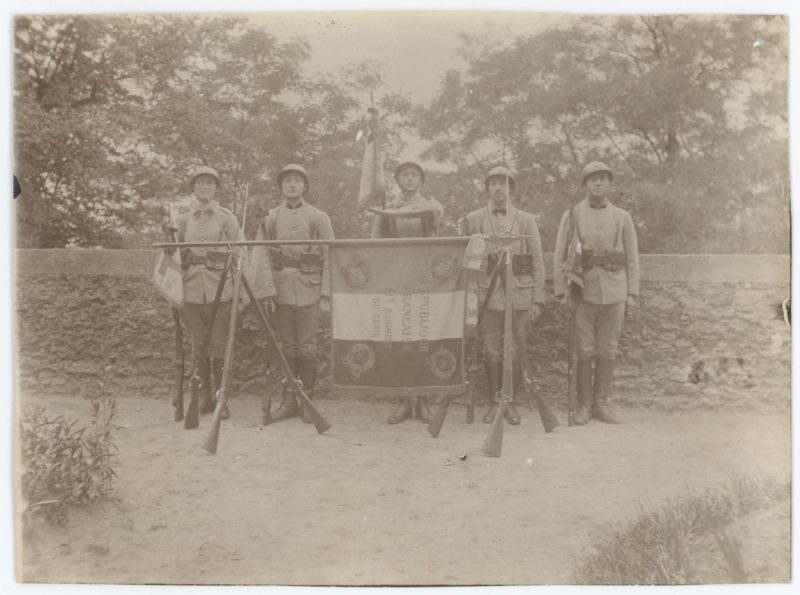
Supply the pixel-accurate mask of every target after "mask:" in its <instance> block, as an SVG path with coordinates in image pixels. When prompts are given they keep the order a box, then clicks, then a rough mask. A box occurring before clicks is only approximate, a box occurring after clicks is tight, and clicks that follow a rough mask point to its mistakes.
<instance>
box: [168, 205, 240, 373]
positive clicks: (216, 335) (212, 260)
mask: <svg viewBox="0 0 800 595" xmlns="http://www.w3.org/2000/svg"><path fill="white" fill-rule="evenodd" d="M176 222H177V227H178V241H179V242H217V241H237V240H240V239H242V237H241V232H240V230H239V224H238V222H237V221H236V217H235V216H234V215H233V213H232V212H231V211H229V210H228V209H225V208H223V207H221V206H219V204H218V203H217V202H216V201H214V200H212V201H209V202H208V203H206V204H203V203H202V202H200V201H199V200H197V199H195V200H194V201H193V202H192V203H191V205H189V207H188V209H186V210H185V211H183V212H181V213H180V214H179V215H178V217H177V221H176ZM223 250H224V247H222V246H220V247H216V248H215V249H213V250H208V249H206V248H187V249H184V250H183V252H182V254H181V260H182V262H183V265H184V272H183V295H184V305H183V308H181V314H182V317H183V320H184V322H185V323H186V327H187V328H188V330H189V334H190V336H191V339H192V349H193V350H194V351H195V352H196V351H197V349H199V347H200V346H201V345H202V344H203V341H204V340H205V335H206V332H207V329H208V324H209V322H210V318H211V310H212V308H213V302H214V296H215V295H216V293H217V287H218V285H219V281H220V277H221V275H222V270H221V269H222V266H223V265H224V262H225V253H224V252H223ZM232 297H233V283H232V281H231V278H230V277H229V278H228V279H227V280H226V281H225V286H224V288H223V291H222V295H221V297H220V304H219V309H218V310H217V315H216V319H215V320H214V328H213V329H211V342H210V346H209V348H210V352H211V355H212V356H213V357H215V358H224V357H225V347H226V342H227V341H226V339H227V333H228V325H229V318H230V306H231V299H232Z"/></svg>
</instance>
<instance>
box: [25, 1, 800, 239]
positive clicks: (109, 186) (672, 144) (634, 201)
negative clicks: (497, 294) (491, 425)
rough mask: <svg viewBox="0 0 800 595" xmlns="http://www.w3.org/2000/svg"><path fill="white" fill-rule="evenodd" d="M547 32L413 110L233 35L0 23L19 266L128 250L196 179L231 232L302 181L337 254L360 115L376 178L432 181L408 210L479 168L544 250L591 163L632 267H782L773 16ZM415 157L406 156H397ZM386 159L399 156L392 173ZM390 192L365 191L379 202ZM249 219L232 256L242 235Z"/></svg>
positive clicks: (360, 73)
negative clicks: (653, 257)
mask: <svg viewBox="0 0 800 595" xmlns="http://www.w3.org/2000/svg"><path fill="white" fill-rule="evenodd" d="M565 22H566V23H567V24H566V25H565V26H563V27H561V28H551V29H548V30H545V31H542V32H540V33H538V34H535V35H520V36H516V37H499V36H498V35H497V34H496V32H494V30H489V32H488V33H483V34H479V35H471V36H470V35H464V37H463V41H462V47H461V50H460V54H461V57H462V59H463V61H464V63H465V66H464V67H462V68H459V69H454V70H451V71H449V72H447V73H446V74H445V75H444V77H443V79H442V82H441V87H440V89H439V91H438V94H437V95H436V97H435V98H434V99H433V101H431V102H430V103H429V104H428V105H414V104H412V102H411V101H410V100H409V98H408V96H406V95H405V94H403V93H402V92H399V91H396V90H391V89H388V88H387V86H386V83H385V80H384V78H383V74H382V70H383V66H382V65H381V64H379V63H376V62H374V61H370V60H366V61H364V62H362V63H360V64H351V65H348V66H347V67H344V68H342V69H341V70H340V71H338V72H330V73H325V74H308V73H307V72H306V69H305V66H306V65H307V63H308V62H309V60H310V58H311V46H310V45H309V43H308V41H306V40H305V39H302V38H294V39H290V40H288V41H284V42H280V41H278V39H277V38H276V37H275V36H273V35H271V34H270V33H268V32H267V31H265V30H264V29H262V28H260V27H258V26H256V25H255V24H253V23H251V22H250V21H248V20H247V19H246V18H244V17H219V16H210V15H206V16H176V15H133V16H131V15H127V16H124V17H109V16H102V17H90V16H35V17H18V18H16V20H15V31H14V34H15V52H14V60H15V73H16V77H15V89H14V97H15V110H14V117H15V159H16V165H15V172H16V173H17V175H18V177H20V179H21V182H22V187H23V189H24V193H23V198H22V199H21V200H20V201H18V202H17V203H16V204H17V215H18V219H17V223H18V234H17V237H18V245H19V246H20V247H23V248H33V247H36V248H53V247H68V246H81V247H143V246H146V245H148V244H149V243H151V242H152V241H154V240H156V239H159V238H158V231H157V230H158V229H159V226H160V222H161V220H162V219H163V218H164V214H165V213H164V206H165V203H166V204H168V205H170V206H175V205H177V204H183V203H186V202H187V201H188V200H189V189H188V188H187V185H186V179H187V176H188V173H189V171H190V170H191V169H192V168H193V167H194V166H195V165H197V164H200V163H204V164H209V165H213V166H214V167H215V168H217V169H218V170H219V172H220V174H221V175H222V180H223V186H222V190H221V193H220V197H219V198H220V201H221V203H222V204H223V205H225V206H228V207H230V208H232V209H233V210H234V211H235V212H236V213H237V214H239V213H240V210H241V204H240V203H241V200H242V196H243V195H242V192H241V185H242V184H243V183H245V182H247V183H249V187H250V197H251V199H252V201H253V205H258V206H259V207H260V208H261V209H262V210H263V209H264V208H266V207H269V206H271V205H273V204H275V203H276V202H277V200H278V192H277V188H276V186H275V178H276V174H277V171H278V170H279V169H280V168H281V167H282V166H283V165H285V164H286V163H288V162H290V161H300V162H302V163H304V164H305V165H306V167H307V168H308V170H309V172H310V175H311V191H310V193H309V197H308V198H309V201H310V202H312V203H314V204H316V205H318V206H320V207H321V208H323V209H324V210H326V211H328V212H329V213H330V214H331V218H332V220H333V225H334V231H335V233H336V235H337V236H338V237H359V236H364V235H366V233H367V230H368V229H369V221H368V220H367V218H366V217H365V216H364V215H354V209H353V208H352V205H353V203H354V202H355V197H356V195H357V193H358V183H359V178H360V172H359V168H360V161H361V156H362V152H363V145H362V143H361V142H358V141H356V133H357V131H358V130H359V128H360V127H361V124H362V118H363V116H364V113H365V108H366V107H368V105H369V101H370V97H371V95H374V96H375V107H376V108H377V109H378V112H379V114H380V123H381V127H380V131H381V132H380V144H381V149H382V151H383V153H384V155H385V158H386V159H385V171H384V175H385V177H386V178H387V181H389V182H391V172H392V169H393V166H394V165H395V164H396V163H397V161H398V159H400V157H401V155H403V153H404V151H405V150H406V148H407V147H406V143H407V141H408V139H409V137H410V136H413V135H416V136H418V137H420V138H421V139H422V140H423V141H424V142H426V143H427V147H426V150H425V151H424V152H423V154H422V157H423V158H424V159H432V160H435V161H440V162H442V163H443V164H445V167H444V168H443V171H441V172H432V173H431V175H429V176H428V180H427V184H426V189H425V192H426V193H427V194H430V195H432V196H434V197H436V198H438V199H439V200H441V201H442V202H443V203H444V206H445V212H446V215H447V217H448V218H449V219H448V221H447V224H448V229H447V232H448V233H449V232H453V233H454V232H455V223H454V222H455V220H456V219H457V218H459V217H461V216H463V214H464V213H465V212H466V211H467V210H468V209H469V208H474V207H475V206H477V205H478V204H481V203H482V202H483V201H484V200H485V199H484V197H483V195H482V187H483V186H482V178H483V175H484V173H485V171H487V169H488V167H490V166H491V165H493V164H494V163H497V162H506V163H508V164H510V165H511V166H512V167H513V168H514V169H515V170H516V171H517V172H518V179H517V189H518V190H517V197H516V199H517V202H518V203H519V204H521V206H522V207H523V208H526V209H528V210H530V211H533V212H534V213H535V214H536V215H537V216H539V223H540V229H541V230H542V236H543V242H544V245H545V246H546V247H549V246H552V245H553V243H554V240H555V238H554V235H555V231H556V229H557V225H558V220H559V218H560V216H561V214H562V213H563V211H564V210H565V209H566V208H568V206H569V204H570V201H572V200H575V199H577V198H579V197H580V195H581V192H580V188H578V183H579V180H578V179H577V178H578V175H579V172H580V169H581V167H582V166H583V164H585V163H586V162H587V161H590V160H592V159H603V160H606V161H607V162H608V163H609V165H610V166H611V167H612V168H613V169H614V171H615V172H616V178H615V186H616V189H617V191H618V195H617V196H616V198H615V202H617V203H619V204H620V205H621V206H623V207H625V208H627V209H629V210H630V211H631V212H632V214H633V216H634V220H635V222H636V224H637V226H638V228H639V233H640V244H641V246H640V248H641V250H642V251H643V252H762V253H785V252H787V251H788V246H789V225H788V221H789V200H788V196H789V191H788V141H787V139H788V132H787V123H788V118H787V78H788V77H787V64H788V59H787V24H786V22H785V20H784V19H783V18H781V17H753V16H677V15H667V16H620V17H573V18H570V19H568V20H566V21H565ZM415 148H416V147H415ZM403 156H407V155H403ZM391 186H392V184H387V187H391ZM255 219H256V218H255V217H251V218H250V221H251V223H250V225H252V226H253V227H250V226H248V229H247V235H248V237H250V238H252V237H254V234H255V225H256V220H255Z"/></svg>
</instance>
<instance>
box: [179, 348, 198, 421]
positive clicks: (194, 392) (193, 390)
mask: <svg viewBox="0 0 800 595" xmlns="http://www.w3.org/2000/svg"><path fill="white" fill-rule="evenodd" d="M200 384H201V380H200V363H199V360H198V359H197V358H194V357H193V358H192V375H191V378H190V379H189V399H190V400H189V407H188V408H187V409H186V415H185V416H184V418H183V428H184V429H185V430H194V429H195V428H196V427H197V426H199V425H200V422H199V421H198V418H199V417H200V415H199V404H198V403H199V400H200Z"/></svg>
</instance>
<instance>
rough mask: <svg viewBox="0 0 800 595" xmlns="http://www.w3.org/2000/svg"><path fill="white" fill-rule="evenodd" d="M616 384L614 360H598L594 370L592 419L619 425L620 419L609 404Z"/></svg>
mask: <svg viewBox="0 0 800 595" xmlns="http://www.w3.org/2000/svg"><path fill="white" fill-rule="evenodd" d="M613 382H614V360H613V359H605V358H597V360H596V361H595V369H594V404H593V405H592V417H594V418H595V419H599V420H600V421H602V422H603V423H607V424H618V423H620V421H619V418H618V417H617V415H616V414H615V413H614V411H613V410H612V409H611V407H610V406H609V404H608V399H609V397H610V396H611V386H612V383H613Z"/></svg>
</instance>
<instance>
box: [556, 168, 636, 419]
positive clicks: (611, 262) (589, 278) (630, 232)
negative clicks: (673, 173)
mask: <svg viewBox="0 0 800 595" xmlns="http://www.w3.org/2000/svg"><path fill="white" fill-rule="evenodd" d="M601 172H602V173H606V174H608V176H609V179H611V178H612V177H613V174H612V172H611V170H610V169H608V167H607V166H606V165H605V164H603V163H601V162H592V163H590V164H589V165H587V166H586V168H585V169H584V172H583V180H584V184H585V181H586V178H587V177H588V176H589V175H591V174H593V173H601ZM570 249H571V250H572V252H573V253H575V254H576V258H577V260H578V263H579V267H580V279H579V281H580V282H582V284H583V291H582V292H581V295H580V298H579V299H578V301H577V303H575V304H574V313H573V316H574V320H573V325H574V326H573V329H574V333H575V339H576V342H577V352H578V369H577V371H576V374H577V390H578V406H579V409H578V412H577V414H576V423H578V425H583V424H585V423H587V422H588V421H589V417H590V416H594V417H596V418H598V419H600V420H601V421H606V422H608V423H618V420H617V419H616V416H615V414H614V413H613V412H611V410H610V409H609V407H608V399H609V397H610V392H611V385H612V382H613V374H614V362H615V358H616V354H617V344H618V341H619V336H620V333H621V331H622V325H623V322H624V319H625V306H626V300H627V299H628V297H629V296H632V297H635V296H638V295H639V251H638V246H637V240H636V229H635V227H634V225H633V219H632V218H631V216H630V214H629V213H628V212H627V211H625V210H624V209H621V208H619V207H617V206H615V205H613V204H611V203H610V202H608V200H607V199H606V198H605V197H603V199H602V200H594V201H592V200H590V198H588V197H587V198H585V199H584V200H582V201H581V202H580V203H578V204H577V205H575V207H574V209H573V210H572V218H571V217H570V211H566V212H565V213H564V215H563V216H562V217H561V223H560V225H559V229H558V236H557V238H556V247H555V257H554V259H553V260H554V263H555V291H556V295H557V296H563V295H567V292H568V289H569V287H568V283H569V281H568V279H567V276H566V272H565V270H564V268H563V264H562V263H564V261H565V260H566V259H567V256H568V253H569V251H570ZM570 294H573V292H570ZM593 362H594V370H593V369H592V363H593Z"/></svg>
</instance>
